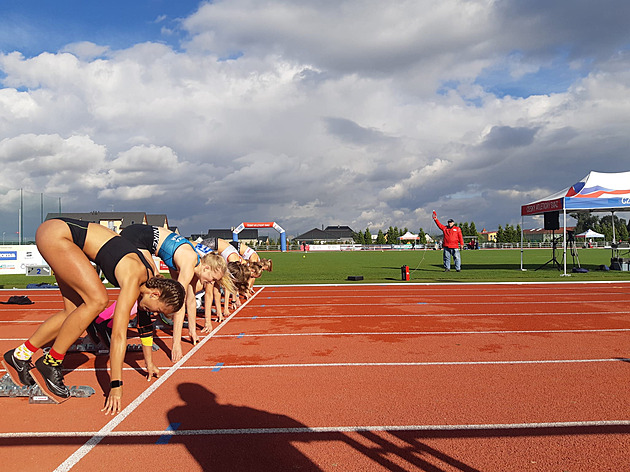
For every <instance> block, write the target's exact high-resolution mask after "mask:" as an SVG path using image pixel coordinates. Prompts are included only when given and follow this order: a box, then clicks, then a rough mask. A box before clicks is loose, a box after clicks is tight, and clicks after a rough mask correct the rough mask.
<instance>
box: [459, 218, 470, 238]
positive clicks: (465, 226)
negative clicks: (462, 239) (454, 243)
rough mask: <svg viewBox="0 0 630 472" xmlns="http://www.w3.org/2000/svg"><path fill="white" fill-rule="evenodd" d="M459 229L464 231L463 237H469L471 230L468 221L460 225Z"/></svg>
mask: <svg viewBox="0 0 630 472" xmlns="http://www.w3.org/2000/svg"><path fill="white" fill-rule="evenodd" d="M459 228H460V229H461V230H462V236H468V233H469V232H470V230H469V229H468V223H467V222H466V221H464V222H463V223H462V224H461V225H459Z"/></svg>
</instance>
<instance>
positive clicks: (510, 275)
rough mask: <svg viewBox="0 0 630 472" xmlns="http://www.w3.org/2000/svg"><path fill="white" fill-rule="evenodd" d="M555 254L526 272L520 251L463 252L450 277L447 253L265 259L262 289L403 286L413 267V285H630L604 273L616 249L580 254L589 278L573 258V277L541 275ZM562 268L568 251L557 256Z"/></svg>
mask: <svg viewBox="0 0 630 472" xmlns="http://www.w3.org/2000/svg"><path fill="white" fill-rule="evenodd" d="M551 253H552V252H551V249H527V250H525V251H524V256H523V260H524V263H523V268H524V269H527V270H526V271H521V269H520V267H521V265H520V263H521V252H520V250H514V249H496V250H495V249H484V250H478V251H462V253H461V254H462V271H461V272H459V273H457V272H455V270H451V272H444V271H443V270H444V269H443V267H442V251H434V250H426V251H425V250H418V251H384V252H381V251H353V252H310V253H307V254H304V253H300V252H285V253H277V252H276V253H271V252H270V253H260V255H261V257H270V258H271V259H273V269H274V270H273V272H264V273H263V275H262V277H261V278H260V279H258V282H257V285H267V284H268V285H275V284H307V283H347V284H357V283H391V282H401V281H402V280H401V271H400V267H401V266H403V265H408V266H409V271H410V273H411V281H410V282H423V283H424V282H427V283H430V282H506V281H512V282H524V281H531V282H534V281H547V282H549V281H566V282H570V281H578V280H585V281H586V280H630V272H622V271H609V272H603V271H601V270H598V268H599V266H600V265H602V264H606V265H608V266H609V265H610V258H611V255H612V253H611V250H610V249H579V250H578V257H579V261H580V263H581V266H582V267H584V268H586V269H588V270H589V272H588V273H586V274H578V273H571V268H572V267H573V258H572V257H571V255H570V254H568V258H567V261H568V265H567V273H571V276H570V277H564V276H561V274H563V271H559V270H558V269H555V268H553V267H552V266H551V264H548V265H547V266H545V267H543V268H541V269H540V270H536V269H537V268H539V267H540V266H542V265H543V264H545V262H547V261H548V260H549V259H551ZM556 258H557V259H558V262H560V263H561V264H562V251H561V250H559V251H556ZM350 275H362V276H363V281H361V282H356V281H349V280H347V279H348V276H350Z"/></svg>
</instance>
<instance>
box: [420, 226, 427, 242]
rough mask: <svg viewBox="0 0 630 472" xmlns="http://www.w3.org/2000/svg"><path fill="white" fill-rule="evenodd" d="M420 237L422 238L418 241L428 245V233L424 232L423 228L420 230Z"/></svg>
mask: <svg viewBox="0 0 630 472" xmlns="http://www.w3.org/2000/svg"><path fill="white" fill-rule="evenodd" d="M418 237H419V238H420V239H419V240H418V242H419V243H420V244H426V243H427V236H426V233H425V232H424V230H423V229H422V228H420V230H419V231H418Z"/></svg>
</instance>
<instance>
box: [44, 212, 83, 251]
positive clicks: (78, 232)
mask: <svg viewBox="0 0 630 472" xmlns="http://www.w3.org/2000/svg"><path fill="white" fill-rule="evenodd" d="M53 219H54V220H61V221H63V222H64V223H66V224H67V225H68V228H70V233H71V234H72V241H73V242H74V244H76V245H77V246H79V248H80V249H81V250H83V246H85V237H86V236H87V229H88V225H89V224H90V222H89V221H82V220H75V219H74V218H62V217H59V218H53Z"/></svg>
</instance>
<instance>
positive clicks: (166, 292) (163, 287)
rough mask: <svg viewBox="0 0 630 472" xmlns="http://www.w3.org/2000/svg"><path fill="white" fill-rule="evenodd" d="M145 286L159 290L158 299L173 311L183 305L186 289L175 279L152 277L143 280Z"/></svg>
mask: <svg viewBox="0 0 630 472" xmlns="http://www.w3.org/2000/svg"><path fill="white" fill-rule="evenodd" d="M145 286H146V287H147V288H151V289H157V290H159V291H160V297H159V298H158V300H160V301H161V302H163V303H165V304H166V305H167V306H169V307H171V308H173V313H174V312H176V311H179V310H180V309H181V308H182V306H184V300H185V299H186V291H185V290H184V287H182V284H180V283H179V282H178V281H177V280H174V279H167V278H165V277H152V278H150V279H149V280H147V281H146V282H145Z"/></svg>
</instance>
